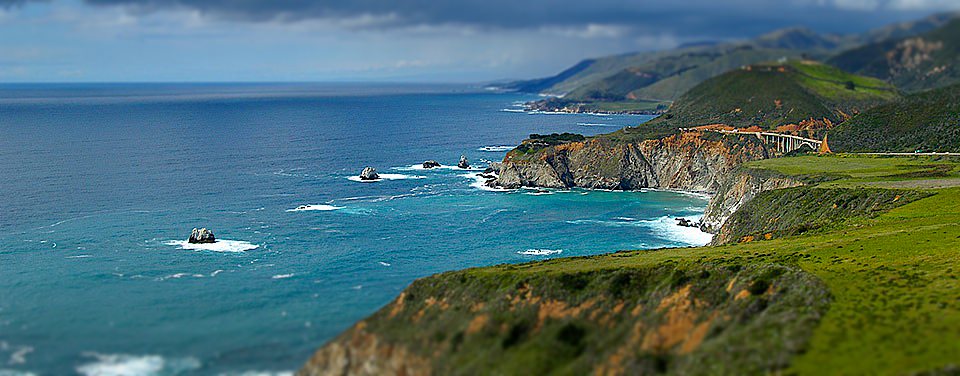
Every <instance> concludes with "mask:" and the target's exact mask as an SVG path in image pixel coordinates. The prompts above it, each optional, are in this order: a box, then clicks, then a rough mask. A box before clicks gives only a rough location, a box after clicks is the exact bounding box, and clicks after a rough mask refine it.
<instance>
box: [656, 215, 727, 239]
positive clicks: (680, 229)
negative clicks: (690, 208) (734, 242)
mask: <svg viewBox="0 0 960 376" xmlns="http://www.w3.org/2000/svg"><path fill="white" fill-rule="evenodd" d="M686 218H687V219H689V220H691V221H693V222H698V221H700V220H701V219H702V218H703V215H696V216H688V217H686ZM640 222H641V223H642V224H644V225H646V226H648V227H650V228H652V229H653V230H654V231H655V232H657V233H660V234H663V235H664V236H665V237H666V238H668V239H671V240H674V241H678V242H680V243H684V244H686V245H696V246H700V245H706V244H707V243H710V240H712V239H713V234H709V233H706V232H703V231H700V229H699V228H696V227H684V226H679V225H677V220H676V218H674V217H670V216H663V217H660V218H657V219H653V220H648V221H640Z"/></svg>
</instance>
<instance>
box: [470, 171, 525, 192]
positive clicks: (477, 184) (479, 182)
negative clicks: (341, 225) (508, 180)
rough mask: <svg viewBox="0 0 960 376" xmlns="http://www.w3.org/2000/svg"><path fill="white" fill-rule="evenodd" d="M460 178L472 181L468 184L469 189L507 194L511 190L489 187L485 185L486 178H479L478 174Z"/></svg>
mask: <svg viewBox="0 0 960 376" xmlns="http://www.w3.org/2000/svg"><path fill="white" fill-rule="evenodd" d="M460 177H464V178H468V179H473V182H471V183H470V187H471V188H476V189H479V190H482V191H490V192H509V191H512V190H511V189H507V188H500V187H491V186H489V185H487V178H485V177H483V176H480V174H463V175H460Z"/></svg>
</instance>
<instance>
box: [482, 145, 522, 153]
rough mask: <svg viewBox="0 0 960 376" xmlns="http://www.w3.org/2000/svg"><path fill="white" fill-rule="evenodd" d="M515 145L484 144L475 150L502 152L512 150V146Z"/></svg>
mask: <svg viewBox="0 0 960 376" xmlns="http://www.w3.org/2000/svg"><path fill="white" fill-rule="evenodd" d="M515 147H516V146H510V145H494V146H484V147H482V148H477V150H479V151H486V152H504V151H510V150H513V148H515Z"/></svg>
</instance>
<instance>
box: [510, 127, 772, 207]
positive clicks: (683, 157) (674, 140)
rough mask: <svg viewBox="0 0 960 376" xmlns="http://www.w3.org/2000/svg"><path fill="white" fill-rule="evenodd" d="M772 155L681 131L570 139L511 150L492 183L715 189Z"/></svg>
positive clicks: (752, 144) (747, 144)
mask: <svg viewBox="0 0 960 376" xmlns="http://www.w3.org/2000/svg"><path fill="white" fill-rule="evenodd" d="M771 153H774V152H773V151H772V150H767V149H766V148H765V147H764V146H763V144H762V143H761V142H760V141H759V140H757V139H753V138H750V137H739V136H721V135H718V134H713V135H710V136H708V137H704V134H701V133H698V132H684V133H681V134H677V135H673V136H670V137H667V138H663V139H659V140H646V141H642V142H639V143H620V142H615V141H611V140H606V139H592V140H588V141H585V142H571V143H566V144H562V145H557V146H551V147H547V148H544V149H542V150H537V151H535V152H532V153H531V152H527V153H519V152H517V151H514V152H511V153H510V154H508V155H507V157H506V158H505V159H504V161H503V165H502V167H501V169H500V176H499V178H498V179H497V182H496V184H497V185H498V186H501V187H505V188H519V187H523V186H527V187H545V188H571V187H581V188H594V189H616V190H630V189H639V188H662V189H680V190H688V191H699V192H711V193H712V192H716V191H717V190H718V189H719V188H720V186H721V184H722V182H723V180H724V178H725V177H726V176H725V175H726V174H727V173H729V172H730V171H731V170H733V168H735V167H736V166H738V165H740V164H742V163H744V162H748V161H752V160H757V159H764V158H768V157H770V156H771Z"/></svg>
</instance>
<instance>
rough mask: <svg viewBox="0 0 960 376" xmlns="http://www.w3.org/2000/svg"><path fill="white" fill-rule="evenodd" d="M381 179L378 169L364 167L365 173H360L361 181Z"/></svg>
mask: <svg viewBox="0 0 960 376" xmlns="http://www.w3.org/2000/svg"><path fill="white" fill-rule="evenodd" d="M377 179H380V175H379V174H377V169H375V168H373V167H364V168H363V171H361V172H360V180H377Z"/></svg>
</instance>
